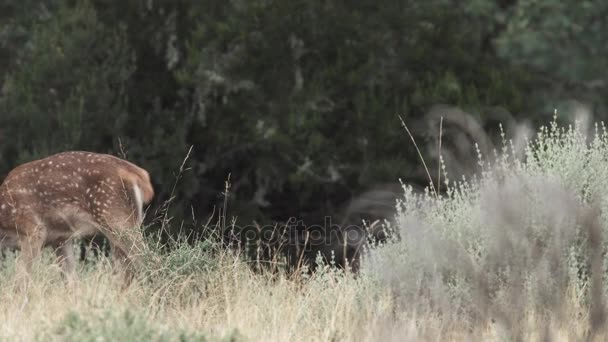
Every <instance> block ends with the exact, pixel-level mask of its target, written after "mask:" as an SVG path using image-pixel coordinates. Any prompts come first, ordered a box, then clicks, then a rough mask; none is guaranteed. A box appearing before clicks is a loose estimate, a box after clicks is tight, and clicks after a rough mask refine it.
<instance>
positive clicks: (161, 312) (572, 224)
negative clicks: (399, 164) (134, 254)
mask: <svg viewBox="0 0 608 342" xmlns="http://www.w3.org/2000/svg"><path fill="white" fill-rule="evenodd" d="M515 156H520V157H517V158H516V157H515ZM490 160H491V161H490ZM482 161H483V162H482ZM480 168H481V170H482V172H481V173H480V174H479V175H477V176H476V177H474V178H471V179H468V180H463V181H459V182H454V181H451V180H448V179H449V178H448V177H450V176H451V175H444V176H443V177H444V178H443V179H444V180H446V181H445V183H443V184H442V187H443V190H446V189H447V191H446V193H445V194H443V195H436V194H434V193H433V192H432V191H430V190H429V191H427V192H424V193H415V192H414V191H413V190H412V189H411V188H410V187H408V186H407V185H405V186H404V194H403V197H402V198H401V199H400V200H399V203H397V204H396V217H395V221H394V222H393V224H392V225H393V228H396V229H395V231H396V232H397V237H396V238H395V240H394V241H392V242H390V243H387V244H386V245H385V246H380V247H376V248H373V249H370V250H369V251H368V252H367V253H366V254H365V257H364V260H363V263H362V268H361V273H360V274H359V275H358V276H357V277H353V276H352V275H351V274H342V273H340V272H338V271H333V270H332V269H330V268H321V270H320V271H319V272H317V273H316V274H314V275H313V276H310V277H304V276H302V277H297V278H298V279H297V280H295V279H294V278H293V277H288V276H287V275H284V274H269V273H264V274H260V273H255V272H253V271H252V269H251V267H249V265H247V263H246V262H245V261H243V258H240V257H239V256H238V255H235V254H233V253H231V252H227V251H220V250H218V249H217V248H215V247H214V246H213V245H212V244H211V243H208V242H201V243H200V244H198V245H195V246H188V245H185V244H182V245H178V246H176V248H174V249H173V250H172V251H171V252H170V253H164V254H161V253H158V252H155V251H150V252H149V253H151V255H153V256H154V258H151V259H153V260H155V262H154V263H150V265H147V266H146V268H145V269H144V270H142V272H141V274H140V275H139V277H138V278H137V279H136V280H135V281H134V282H133V283H132V284H131V285H130V286H129V287H128V288H126V289H125V288H123V282H122V278H121V276H120V275H119V274H115V272H113V270H112V267H111V265H110V263H109V261H107V260H105V259H102V260H101V261H99V262H95V263H89V264H81V265H80V266H79V270H78V279H77V280H76V281H75V282H72V283H68V282H65V281H64V280H63V279H62V276H61V274H60V271H59V267H58V266H56V265H54V264H53V258H52V257H51V255H50V253H48V254H47V255H46V257H45V258H44V259H43V260H41V262H40V264H38V265H37V266H36V270H35V272H34V273H33V275H32V277H31V279H28V280H27V281H24V280H23V279H20V278H19V277H18V272H16V271H15V265H16V263H15V258H14V257H12V256H11V255H9V256H8V257H7V258H5V259H4V261H3V262H4V265H2V267H1V269H0V322H1V324H0V337H1V338H2V340H7V341H19V340H28V341H29V340H44V341H47V340H62V341H64V340H68V341H117V340H118V341H185V340H192V341H207V340H209V341H419V340H423V341H426V340H431V341H446V340H464V341H481V340H484V341H488V340H496V341H517V340H526V341H527V340H539V341H540V340H542V341H547V340H552V341H553V340H555V341H576V340H598V341H602V340H608V334H607V332H606V325H605V313H606V310H605V302H606V296H605V290H606V284H607V283H606V277H605V274H606V272H605V271H606V256H605V255H606V253H605V251H606V247H607V246H608V245H607V241H608V240H607V239H606V236H607V235H606V233H607V228H608V222H607V215H606V209H608V202H607V200H606V198H605V197H606V196H604V194H605V193H604V191H603V190H604V189H606V188H607V186H608V134H607V133H606V130H605V129H604V128H603V126H602V125H598V126H597V127H596V129H595V132H594V133H593V132H592V134H591V136H590V137H587V135H586V134H583V133H581V132H580V130H578V129H577V128H575V127H573V128H560V127H558V126H557V125H556V124H555V123H552V124H551V125H549V126H547V127H545V128H543V129H542V130H540V131H539V133H538V135H537V136H536V138H535V139H534V140H532V141H530V143H529V144H528V146H527V148H526V149H525V150H524V151H515V150H514V147H512V146H511V145H510V144H509V142H505V144H504V146H503V148H502V149H501V151H498V152H497V154H496V156H492V158H486V156H481V157H480ZM16 257H17V258H18V254H16ZM24 284H25V286H23V285H24Z"/></svg>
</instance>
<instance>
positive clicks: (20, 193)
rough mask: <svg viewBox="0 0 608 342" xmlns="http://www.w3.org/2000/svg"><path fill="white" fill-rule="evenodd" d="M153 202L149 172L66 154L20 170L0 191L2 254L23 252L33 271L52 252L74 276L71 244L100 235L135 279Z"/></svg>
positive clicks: (107, 159) (109, 160) (83, 154)
mask: <svg viewBox="0 0 608 342" xmlns="http://www.w3.org/2000/svg"><path fill="white" fill-rule="evenodd" d="M153 196H154V189H153V187H152V184H151V183H150V177H149V174H148V172H147V171H145V170H144V169H142V168H140V167H138V166H136V165H134V164H132V163H130V162H128V161H125V160H122V159H119V158H117V157H114V156H111V155H107V154H97V153H90V152H79V151H74V152H63V153H59V154H55V155H52V156H49V157H46V158H44V159H40V160H35V161H32V162H29V163H26V164H23V165H20V166H18V167H16V168H15V169H13V170H12V171H11V172H10V173H9V174H8V176H7V177H6V179H5V180H4V182H3V183H2V185H0V248H16V249H20V250H21V255H22V259H23V262H24V265H25V267H26V270H27V271H29V270H30V268H31V264H32V261H33V260H34V259H35V258H36V257H38V256H39V255H40V253H41V251H42V248H43V247H45V246H50V247H52V248H54V249H55V252H56V253H57V256H58V257H59V260H60V262H61V263H62V264H63V265H62V266H63V269H64V271H65V272H66V274H67V275H71V274H73V273H74V267H75V261H74V251H73V246H72V241H73V239H75V238H78V237H83V236H90V235H93V234H95V233H97V232H100V233H102V234H104V235H105V236H106V237H107V238H108V240H109V242H110V245H111V249H112V255H113V259H114V260H117V261H119V262H120V263H122V264H124V265H125V266H127V267H126V270H127V274H128V275H132V273H131V270H132V267H134V266H135V265H134V264H137V263H138V254H139V253H140V252H141V251H142V250H143V248H144V242H143V235H142V233H141V231H140V225H141V223H142V220H143V207H144V206H145V205H147V204H149V203H150V201H151V200H152V198H153Z"/></svg>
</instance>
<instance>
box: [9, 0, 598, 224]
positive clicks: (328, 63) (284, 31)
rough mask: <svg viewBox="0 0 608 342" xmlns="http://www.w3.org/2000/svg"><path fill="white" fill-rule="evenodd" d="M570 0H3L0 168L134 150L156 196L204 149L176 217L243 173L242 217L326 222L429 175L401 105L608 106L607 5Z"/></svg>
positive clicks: (409, 110)
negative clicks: (352, 203)
mask: <svg viewBox="0 0 608 342" xmlns="http://www.w3.org/2000/svg"><path fill="white" fill-rule="evenodd" d="M569 3H571V1H566V2H562V1H554V0H535V1H532V0H526V1H523V0H522V1H504V0H495V1H472V2H467V3H463V2H458V1H451V0H430V1H424V2H422V1H394V0H386V1H383V2H376V1H360V2H356V3H346V2H340V1H320V0H314V1H308V0H307V1H303V0H294V1H272V0H271V1H268V0H248V1H241V0H234V1H219V0H209V1H200V2H194V1H153V0H146V1H143V0H142V1H127V2H116V1H107V0H91V1H84V2H82V1H68V0H65V1H61V0H44V1H33V0H5V1H2V4H0V87H1V88H0V89H1V92H0V155H1V156H2V158H0V178H1V177H2V176H3V175H5V174H6V172H8V171H9V170H10V169H11V168H12V167H14V166H15V165H16V164H18V163H21V162H24V161H27V160H31V159H32V158H35V157H40V156H44V155H48V154H49V153H53V152H57V151H61V150H66V149H85V150H93V151H98V152H110V153H113V154H120V153H121V152H120V151H121V149H124V151H126V153H127V156H128V158H129V159H130V160H133V161H135V162H137V163H139V164H141V165H142V166H144V167H145V168H147V169H148V170H149V171H150V172H151V174H152V175H153V178H154V183H155V187H156V189H157V193H158V196H157V199H156V201H157V202H156V203H157V205H158V204H160V203H162V202H164V201H166V200H167V199H168V198H170V197H171V196H170V195H171V192H172V188H173V183H174V181H175V179H176V174H177V171H178V169H179V166H180V165H181V163H182V160H183V159H184V157H185V155H186V153H187V151H188V149H189V148H190V146H193V150H192V154H191V156H190V158H189V159H188V163H187V164H186V166H187V170H186V171H185V174H184V177H182V178H181V180H180V182H179V184H178V185H177V187H176V190H175V192H174V193H173V195H175V198H176V200H175V201H174V203H173V205H172V207H171V209H172V210H173V212H172V215H175V216H176V217H177V218H178V219H180V218H181V217H184V218H186V219H188V218H190V217H192V215H193V214H194V216H195V217H196V218H197V219H199V220H200V219H202V218H205V217H206V216H207V215H209V214H210V213H211V212H212V211H213V208H214V207H216V206H221V203H222V200H223V196H222V191H223V188H224V180H226V179H227V178H228V176H229V175H230V179H231V182H232V189H231V197H230V208H231V210H232V211H231V213H234V214H235V215H238V217H239V220H240V222H242V223H244V224H247V223H250V222H251V220H252V219H257V220H262V221H263V222H268V221H269V220H286V219H287V218H288V217H289V216H299V217H306V218H307V219H308V220H309V221H310V220H312V221H314V220H320V219H321V217H322V215H329V214H335V213H336V212H337V210H338V209H339V208H340V206H341V205H342V204H343V203H345V202H347V201H348V200H350V199H351V198H352V196H354V195H356V194H358V193H359V192H361V191H362V190H364V189H366V188H368V187H371V186H374V185H376V184H379V183H385V182H396V181H397V179H398V178H399V177H401V178H403V179H404V180H406V181H411V182H417V183H425V182H426V180H425V178H424V176H421V175H422V173H421V172H420V166H419V161H418V159H417V158H418V157H417V155H416V153H415V151H414V148H413V146H412V145H411V143H410V140H409V138H408V137H407V135H406V134H405V132H404V131H403V129H402V128H401V127H400V122H399V118H398V115H401V116H403V117H404V118H405V120H406V121H408V122H413V121H415V120H421V119H424V114H425V113H426V111H427V110H428V109H429V108H430V106H432V105H434V104H438V103H443V104H450V105H454V106H458V107H460V108H462V109H464V110H466V111H468V112H470V113H471V114H472V115H473V116H474V117H475V118H476V119H477V120H480V121H481V122H485V121H486V120H489V119H491V116H492V114H491V113H493V112H496V108H502V109H506V110H507V111H509V112H511V113H514V116H515V117H516V118H522V117H532V115H535V116H533V117H532V118H534V119H533V121H538V120H537V119H542V121H545V118H546V116H545V115H546V114H549V113H552V111H553V108H555V107H556V106H558V105H560V103H557V102H555V99H559V100H560V101H561V100H564V102H563V103H568V102H567V101H565V100H569V99H577V100H579V101H585V104H588V105H589V106H591V108H592V110H593V112H594V114H597V115H603V114H604V111H603V108H604V104H603V102H602V101H603V97H602V92H605V90H604V88H603V82H604V80H605V72H604V68H603V67H604V66H605V63H606V61H605V59H603V58H601V57H602V56H603V55H605V53H603V50H602V49H605V47H604V45H602V38H603V36H602V34H603V32H605V30H604V29H603V28H604V26H605V23H604V21H602V20H601V18H603V16H602V15H601V13H602V11H603V9H604V8H606V5H605V4H603V3H602V2H600V1H585V2H583V3H582V4H581V6H580V8H578V9H577V10H576V11H571V10H570V6H569V5H567V4H569ZM577 4H578V2H577ZM594 18H595V19H594ZM589 23H590V24H591V25H587V24H589ZM564 43H565V45H562V44H564ZM571 85H575V86H571ZM540 95H542V96H543V97H540ZM541 98H542V99H543V100H541ZM414 133H415V134H417V135H419V136H421V137H424V136H426V135H425V134H426V132H422V131H420V130H415V132H414ZM421 143H424V140H421ZM191 206H192V207H193V208H194V210H192V209H191ZM176 226H179V225H176Z"/></svg>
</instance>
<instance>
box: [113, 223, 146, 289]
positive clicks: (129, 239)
mask: <svg viewBox="0 0 608 342" xmlns="http://www.w3.org/2000/svg"><path fill="white" fill-rule="evenodd" d="M104 221H105V224H104V228H103V230H102V232H103V234H104V235H105V236H106V237H107V238H108V240H109V241H110V246H111V250H112V259H113V261H114V263H118V264H120V265H121V266H122V267H123V270H124V272H125V278H126V282H127V284H129V283H130V282H131V281H132V280H133V277H134V274H135V271H136V270H137V269H139V268H141V266H142V258H143V253H144V251H145V242H144V237H143V234H142V231H141V222H140V221H139V220H137V219H135V216H134V214H133V213H117V212H114V213H113V214H112V217H107V218H105V220H104Z"/></svg>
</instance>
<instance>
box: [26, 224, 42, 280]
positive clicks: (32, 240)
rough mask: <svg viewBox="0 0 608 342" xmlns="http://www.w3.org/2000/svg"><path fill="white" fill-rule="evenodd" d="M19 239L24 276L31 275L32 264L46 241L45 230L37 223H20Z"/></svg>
mask: <svg viewBox="0 0 608 342" xmlns="http://www.w3.org/2000/svg"><path fill="white" fill-rule="evenodd" d="M19 228H20V231H21V232H22V234H23V235H21V236H20V238H19V248H20V249H21V264H22V266H23V270H22V271H24V272H25V273H26V274H28V275H29V274H31V271H32V266H33V263H34V261H35V260H36V259H38V258H39V256H40V254H41V252H42V247H44V243H45V240H46V230H45V229H44V227H43V226H42V225H41V224H39V223H38V222H33V221H29V220H28V221H25V220H24V221H21V225H20V227H19Z"/></svg>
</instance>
